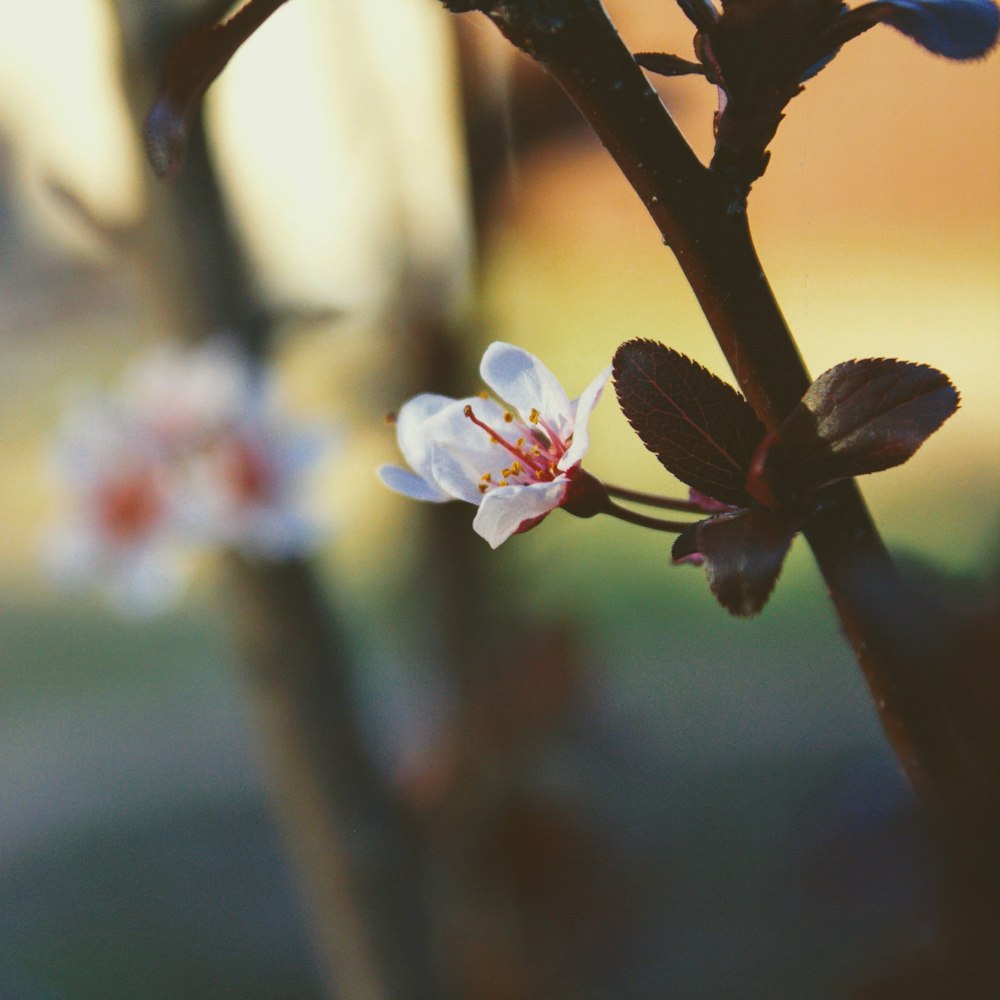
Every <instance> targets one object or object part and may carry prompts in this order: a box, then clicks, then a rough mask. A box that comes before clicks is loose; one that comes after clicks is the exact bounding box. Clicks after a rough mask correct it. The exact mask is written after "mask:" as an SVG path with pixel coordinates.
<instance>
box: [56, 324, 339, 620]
mask: <svg viewBox="0 0 1000 1000" xmlns="http://www.w3.org/2000/svg"><path fill="white" fill-rule="evenodd" d="M60 438H61V440H60V443H59V456H60V462H59V471H60V473H61V478H62V480H63V482H64V484H65V485H66V487H67V488H68V493H69V497H70V511H69V513H68V516H67V518H66V521H65V523H64V524H63V525H62V526H61V527H60V528H59V529H58V530H57V531H56V532H55V533H54V535H53V538H52V539H51V541H50V544H49V546H48V553H47V555H48V563H49V569H50V571H51V572H52V574H53V575H54V576H55V577H57V578H58V579H62V580H63V581H65V582H73V583H83V582H94V583H97V584H98V585H99V586H101V587H102V588H103V589H104V590H105V591H106V592H107V593H108V594H109V596H110V597H111V599H112V603H113V604H115V605H116V606H118V607H119V608H124V609H127V610H146V611H152V610H157V609H158V608H159V607H163V606H165V605H166V604H167V603H169V600H170V599H171V598H174V597H176V596H177V595H178V594H179V593H180V590H181V584H182V583H183V581H184V576H185V573H184V570H185V569H186V568H188V567H189V565H190V563H191V558H190V557H191V555H192V554H193V553H194V551H195V550H197V549H201V550H206V549H208V550H218V549H220V548H237V549H239V550H241V551H243V552H245V553H246V554H248V555H252V556H261V557H265V558H272V559H280V558H286V557H289V556H298V555H302V554H305V553H306V552H308V551H309V550H311V549H314V548H315V546H316V545H317V543H318V542H319V541H320V540H321V538H322V532H321V530H320V527H319V524H318V522H317V521H316V520H315V519H314V518H312V517H309V516H308V515H307V514H306V512H305V510H304V505H303V493H304V485H305V477H304V475H303V473H304V472H305V470H306V469H307V468H308V466H310V465H311V464H312V463H313V462H314V461H315V459H316V458H317V457H318V456H319V454H320V453H321V451H322V449H323V447H324V445H325V444H326V443H328V440H327V438H326V436H321V435H319V434H317V433H312V432H309V431H304V430H302V429H301V428H299V427H297V426H295V425H293V424H291V423H290V422H288V421H287V420H285V419H283V417H282V416H281V414H280V413H279V412H278V409H277V407H276V406H275V405H274V400H273V393H272V392H271V391H270V380H269V379H268V378H267V375H266V372H265V371H264V370H262V369H261V368H260V367H259V366H257V365H256V364H254V363H253V362H252V360H251V359H250V358H249V357H248V356H247V355H246V354H245V353H244V352H243V351H241V350H240V349H239V347H238V346H237V345H236V344H235V343H234V342H230V341H226V340H222V339H218V340H212V341H209V342H207V343H205V344H203V345H201V346H198V347H186V348H183V347H164V348H160V349H158V350H157V351H156V352H155V353H154V354H153V356H152V357H149V358H146V359H144V360H141V361H139V362H138V363H137V364H135V365H133V366H132V367H130V368H129V369H128V370H127V371H126V372H125V374H124V376H123V380H122V384H121V387H120V389H119V390H118V391H117V392H116V393H112V394H109V395H108V396H106V397H103V398H100V399H97V400H94V401H93V402H91V403H89V404H87V405H86V406H83V407H80V406H77V407H74V408H73V409H72V410H71V411H70V412H68V413H67V415H66V419H65V422H64V429H63V432H62V434H61V435H60Z"/></svg>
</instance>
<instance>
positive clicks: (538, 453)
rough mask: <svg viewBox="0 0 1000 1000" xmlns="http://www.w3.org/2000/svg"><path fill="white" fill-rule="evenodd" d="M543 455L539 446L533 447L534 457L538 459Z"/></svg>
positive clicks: (534, 445)
mask: <svg viewBox="0 0 1000 1000" xmlns="http://www.w3.org/2000/svg"><path fill="white" fill-rule="evenodd" d="M541 453H542V449H541V448H539V447H538V445H537V444H533V445H532V446H531V454H532V455H534V456H536V457H537V456H539V455H541Z"/></svg>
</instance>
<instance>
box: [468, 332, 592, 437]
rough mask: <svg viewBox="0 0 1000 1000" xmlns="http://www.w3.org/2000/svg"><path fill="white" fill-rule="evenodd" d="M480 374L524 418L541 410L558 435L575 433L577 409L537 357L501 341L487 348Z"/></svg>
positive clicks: (526, 418) (528, 417)
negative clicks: (574, 422) (574, 420)
mask: <svg viewBox="0 0 1000 1000" xmlns="http://www.w3.org/2000/svg"><path fill="white" fill-rule="evenodd" d="M479 374H480V375H482V377H483V381H484V382H485V383H486V384H487V385H488V386H489V387H490V388H491V389H492V390H493V391H494V392H495V393H496V394H497V395H498V396H499V397H500V398H501V399H503V400H506V401H507V402H508V403H510V405H511V406H513V407H514V408H515V409H516V410H518V412H519V413H520V414H521V417H522V419H524V420H528V419H530V416H531V411H532V410H534V409H537V410H538V412H539V413H540V414H541V415H542V417H543V418H544V419H545V420H546V421H547V422H548V424H549V425H550V426H551V427H552V429H553V430H554V431H556V432H557V433H558V434H560V435H563V434H565V435H567V436H568V435H569V434H570V433H572V430H573V407H572V404H571V403H570V401H569V397H568V396H567V395H566V390H565V389H563V387H562V386H561V385H560V384H559V380H558V379H557V378H556V377H555V375H553V374H552V372H550V371H549V370H548V368H546V367H545V365H543V364H542V362H541V361H539V360H538V358H536V357H535V356H534V354H529V353H528V352H527V351H525V350H522V349H521V348H520V347H514V346H513V345H512V344H505V343H503V341H499V340H498V341H496V342H495V343H493V344H490V346H489V347H488V348H487V349H486V353H485V354H484V355H483V360H482V364H480V366H479Z"/></svg>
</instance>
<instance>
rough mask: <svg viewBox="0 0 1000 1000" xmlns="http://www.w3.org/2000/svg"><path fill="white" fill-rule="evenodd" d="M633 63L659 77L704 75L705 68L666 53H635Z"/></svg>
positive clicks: (699, 64)
mask: <svg viewBox="0 0 1000 1000" xmlns="http://www.w3.org/2000/svg"><path fill="white" fill-rule="evenodd" d="M635 61H636V62H637V63H638V64H639V65H640V66H641V67H642V68H643V69H646V70H649V72H650V73H656V74H658V75H659V76H691V75H692V74H698V75H699V76H704V75H705V67H704V66H702V64H701V63H696V62H691V60H689V59H681V57H680V56H672V55H668V54H667V53H666V52H636V54H635Z"/></svg>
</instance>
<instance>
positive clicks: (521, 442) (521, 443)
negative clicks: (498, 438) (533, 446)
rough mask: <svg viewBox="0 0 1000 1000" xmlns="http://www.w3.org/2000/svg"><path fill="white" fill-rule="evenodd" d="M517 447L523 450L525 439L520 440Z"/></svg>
mask: <svg viewBox="0 0 1000 1000" xmlns="http://www.w3.org/2000/svg"><path fill="white" fill-rule="evenodd" d="M517 446H518V448H523V447H524V438H518V439H517Z"/></svg>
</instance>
